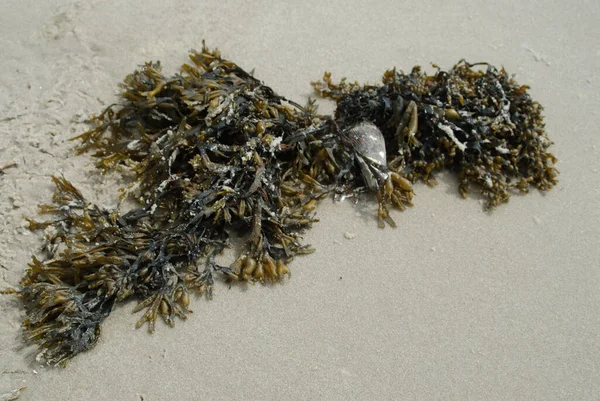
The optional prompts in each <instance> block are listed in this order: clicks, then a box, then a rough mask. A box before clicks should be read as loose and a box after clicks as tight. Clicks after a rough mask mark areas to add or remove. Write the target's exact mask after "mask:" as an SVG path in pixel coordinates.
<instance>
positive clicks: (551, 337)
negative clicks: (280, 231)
mask: <svg viewBox="0 0 600 401" xmlns="http://www.w3.org/2000/svg"><path fill="white" fill-rule="evenodd" d="M599 20H600V2H597V1H587V2H585V1H579V2H574V3H569V2H564V1H509V2H491V3H485V4H484V3H482V2H480V1H459V2H448V1H417V2H397V1H388V2H386V1H378V2H373V3H372V2H367V1H330V2H321V1H312V0H307V1H303V2H275V1H258V2H238V1H227V0H223V1H218V2H214V3H211V4H209V2H204V1H192V0H182V1H169V2H167V1H158V0H146V1H141V0H127V1H121V0H119V1H111V2H106V1H100V0H90V1H73V0H47V1H43V2H40V1H33V0H4V1H3V2H2V5H1V6H0V43H1V48H2V57H0V163H4V162H9V161H14V162H15V165H14V166H12V167H8V168H6V169H4V171H3V172H2V173H0V290H2V289H7V288H10V287H15V286H18V283H19V280H20V277H21V276H22V275H23V272H24V271H25V269H26V268H27V263H28V262H29V261H30V260H31V255H32V254H35V253H36V252H37V250H38V249H39V247H40V244H41V235H42V234H41V233H39V232H31V231H29V230H28V229H27V223H26V222H25V220H24V217H26V216H27V217H32V216H33V217H35V216H36V215H37V205H38V204H40V203H47V202H49V201H50V199H51V195H52V192H53V185H52V182H51V179H50V177H51V175H53V174H64V176H65V177H66V178H67V179H69V180H71V181H72V182H73V183H74V184H75V185H76V186H77V187H78V188H80V189H81V190H82V192H83V193H84V195H86V196H87V198H88V199H90V200H94V201H95V202H98V203H100V204H102V205H105V206H114V205H115V203H116V202H115V200H116V197H117V196H118V193H117V189H118V188H119V187H120V186H123V185H124V184H125V181H124V179H123V178H121V177H120V176H119V175H118V174H116V173H115V174H107V175H105V176H100V175H98V174H97V173H96V172H94V168H93V165H92V163H93V160H92V158H91V157H90V156H89V155H81V156H77V155H75V154H74V153H73V152H72V147H73V146H74V143H73V142H70V141H69V139H70V138H72V137H74V136H75V135H77V134H79V133H81V132H83V131H84V130H85V129H86V125H85V124H84V123H83V121H84V120H85V119H86V118H87V117H88V116H89V115H91V114H93V113H97V112H99V111H101V110H102V109H103V108H104V107H106V106H108V105H109V104H111V103H113V102H115V101H116V99H117V98H116V95H117V93H118V87H117V84H118V83H119V82H120V81H121V80H122V79H123V78H124V77H125V75H126V74H128V73H130V72H132V71H133V70H134V69H135V68H137V66H139V65H140V64H143V63H144V62H145V61H150V60H161V62H162V64H163V69H164V71H165V72H166V73H167V74H171V73H174V72H176V71H177V69H178V67H179V66H180V65H181V64H182V63H184V62H186V57H187V53H188V51H189V50H190V49H193V48H196V49H200V48H201V47H202V40H203V39H204V40H206V43H207V45H208V46H209V47H211V48H212V47H218V48H219V49H220V50H221V52H222V54H223V56H224V57H225V58H228V59H230V60H233V61H234V62H236V63H238V64H239V65H240V66H242V67H243V68H244V69H246V70H248V71H250V70H253V69H254V74H255V76H256V77H257V78H259V79H261V80H263V81H264V82H265V84H267V85H269V86H271V87H272V88H273V89H274V90H275V91H276V92H277V93H279V94H281V95H283V96H286V97H287V98H289V99H294V100H296V101H297V102H299V103H304V102H305V101H306V100H307V99H308V96H310V95H312V92H311V91H312V89H311V86H310V82H311V81H314V80H318V79H320V78H321V77H322V74H323V72H324V71H331V72H332V74H333V78H334V80H336V79H339V78H341V77H343V76H346V77H348V78H349V79H351V80H357V81H359V82H371V83H377V82H379V81H380V78H381V75H382V73H383V72H384V71H385V70H386V69H389V68H392V67H394V66H395V67H397V68H398V69H402V70H404V71H409V70H410V69H411V68H412V67H413V66H414V65H422V66H423V67H424V68H425V69H426V70H427V71H430V72H431V71H433V68H432V67H431V63H436V64H437V65H439V66H440V67H441V68H443V69H448V68H450V67H452V65H454V64H455V63H456V62H458V61H459V60H460V59H462V58H465V59H467V60H469V61H471V62H478V61H487V62H490V63H492V64H494V65H496V66H504V67H505V68H506V69H507V70H508V71H509V72H512V73H515V74H516V80H517V81H518V82H519V83H521V84H527V85H529V86H531V90H530V93H531V95H532V97H533V98H534V99H536V100H537V101H539V102H540V103H541V104H542V105H543V107H544V110H545V112H544V114H545V118H546V129H547V133H548V136H549V137H550V139H552V140H553V141H554V143H555V144H554V145H553V147H552V148H551V151H552V152H553V153H554V154H555V155H556V156H557V158H558V159H559V163H558V165H557V168H558V169H559V170H560V172H561V174H560V176H559V180H560V181H559V184H558V186H556V187H555V188H554V189H552V190H551V191H549V192H548V193H544V194H542V193H540V192H539V191H537V190H533V191H532V192H531V193H530V194H528V195H523V196H521V195H515V196H513V197H512V198H511V201H510V202H509V203H508V204H505V205H502V206H500V207H498V208H497V209H496V210H495V211H493V212H492V213H489V212H486V211H485V210H484V208H483V204H482V199H480V198H478V197H477V196H473V197H471V198H469V199H466V200H463V199H462V198H461V197H460V196H459V194H458V190H457V180H456V178H454V177H453V176H451V175H448V174H442V175H440V176H439V179H438V181H439V185H437V187H435V188H429V187H427V186H425V185H422V184H417V185H416V186H415V192H416V196H415V199H414V201H415V206H414V207H413V208H410V209H409V210H407V211H405V212H403V213H401V212H394V214H393V217H394V219H395V220H396V222H397V224H398V228H396V229H391V228H386V229H383V230H382V229H378V228H377V222H376V217H375V216H376V206H375V205H374V204H372V203H363V202H361V203H359V204H353V203H352V202H349V201H344V202H340V203H334V202H333V201H332V200H326V201H324V202H323V203H322V205H321V206H320V207H319V209H318V211H317V216H318V217H319V219H320V222H319V223H317V224H315V226H314V227H313V229H312V230H310V231H308V232H307V233H306V235H305V237H304V238H305V242H306V243H310V244H313V245H314V246H315V248H316V249H317V251H316V253H314V254H313V255H309V256H303V257H298V258H296V259H295V260H294V261H293V263H292V264H291V266H290V268H291V270H292V277H291V279H289V280H285V282H284V283H282V284H278V285H273V286H261V285H254V286H248V287H247V288H242V287H241V286H232V287H231V288H229V287H228V286H227V285H225V284H219V285H217V287H216V290H215V296H214V299H213V300H211V301H207V300H205V299H200V298H197V299H193V300H192V303H191V309H192V310H193V311H194V313H193V314H192V315H191V316H189V318H188V319H187V321H185V322H183V321H177V322H176V325H175V327H174V328H169V327H167V326H166V325H164V324H162V323H161V324H157V330H156V332H155V333H154V334H153V335H149V334H147V332H146V330H144V329H140V330H137V331H136V330H135V329H134V326H135V322H136V321H137V319H138V318H139V316H138V315H137V314H135V315H134V314H133V313H132V311H133V308H134V307H135V303H134V302H130V303H127V304H124V305H120V307H118V308H117V309H116V310H115V311H114V312H113V313H112V314H111V316H110V317H109V318H108V319H107V320H106V321H105V323H104V325H103V330H102V336H101V338H100V340H99V342H98V344H97V346H96V347H95V348H94V349H92V350H91V351H89V352H86V353H84V354H81V355H79V356H77V357H76V358H74V359H73V360H72V361H71V363H70V364H69V365H68V366H67V368H65V369H62V368H53V367H47V366H44V365H43V364H41V363H40V362H37V361H36V360H35V355H36V348H35V347H34V346H31V345H26V344H24V342H23V341H22V339H21V329H20V324H21V322H22V319H23V316H24V311H23V309H22V308H21V305H20V304H19V302H18V300H16V299H15V298H14V297H12V296H0V316H1V319H0V399H2V395H3V394H10V392H11V391H13V390H17V389H19V388H22V387H26V388H25V389H23V390H22V391H21V397H20V399H22V400H65V401H70V400H116V401H120V400H123V401H125V400H131V401H140V400H144V401H156V400H353V399H356V400H413V399H414V400H546V401H547V400H600V379H599V378H600V313H599V311H600V208H599V206H598V202H599V199H600V135H598V130H599V127H600V41H599V38H600V24H598V21H599ZM319 104H320V105H321V106H320V110H321V111H322V112H324V113H330V112H332V111H333V106H332V104H331V103H329V102H327V101H323V100H319ZM5 398H6V399H8V396H6V397H5Z"/></svg>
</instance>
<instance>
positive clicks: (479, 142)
mask: <svg viewBox="0 0 600 401" xmlns="http://www.w3.org/2000/svg"><path fill="white" fill-rule="evenodd" d="M190 60H191V62H190V64H184V65H183V66H182V67H181V70H180V72H179V73H178V74H175V75H173V76H165V75H164V74H163V72H162V70H161V66H160V63H147V64H145V65H144V66H142V67H141V68H140V69H139V70H137V71H135V72H134V73H132V74H130V75H129V76H127V77H126V78H125V81H124V83H123V84H122V88H123V92H122V95H121V98H120V100H119V103H118V104H115V105H112V106H110V107H108V108H106V109H105V110H104V111H103V112H102V113H100V114H99V115H97V116H95V117H94V118H93V120H92V124H93V126H92V128H91V129H90V130H89V131H88V132H85V133H83V134H82V135H80V136H79V137H77V138H76V139H77V140H78V141H79V145H78V151H79V152H92V154H93V156H94V157H95V158H96V159H97V163H96V165H97V167H98V168H99V169H100V170H103V171H105V170H122V169H126V170H128V171H130V172H132V173H133V174H134V179H133V184H132V185H131V186H130V187H128V188H126V189H124V190H123V197H126V196H127V197H130V198H132V199H133V200H135V202H136V206H135V207H133V208H131V209H130V210H129V211H127V212H124V211H121V209H120V208H117V209H115V210H107V209H104V208H102V207H100V206H98V205H96V204H94V203H92V202H89V201H88V200H86V199H85V198H84V197H83V196H82V194H81V193H80V192H79V191H78V190H77V189H76V188H75V187H74V186H73V185H71V183H69V182H68V181H67V180H66V179H65V178H64V177H54V178H53V180H54V183H55V184H56V193H55V195H54V197H53V204H51V205H44V206H41V207H40V209H41V212H42V213H46V214H50V215H51V216H52V217H51V219H50V220H48V221H44V222H37V221H33V220H30V225H31V228H32V229H44V230H45V233H46V235H45V244H44V247H43V260H40V259H38V258H36V257H34V258H33V261H32V262H31V264H30V267H29V269H28V270H27V272H26V274H25V277H24V278H23V280H22V283H21V284H22V287H21V289H19V291H18V295H19V296H20V297H21V299H22V300H23V302H24V305H25V308H26V311H27V318H26V320H25V322H24V328H25V334H26V337H27V339H28V340H32V341H34V342H36V343H38V344H39V346H40V347H41V354H40V356H41V357H43V358H44V359H45V360H46V361H47V362H48V363H50V364H64V363H66V362H67V361H68V360H69V359H70V358H72V357H73V356H75V355H77V354H78V353H80V352H82V351H85V350H87V349H89V348H91V347H92V346H93V345H94V344H95V343H96V341H97V339H98V336H99V334H100V326H101V324H102V321H103V320H104V319H105V318H106V317H107V316H108V315H109V314H110V312H111V311H112V309H113V308H114V307H115V305H116V304H117V303H119V302H122V301H124V300H126V299H128V298H130V297H135V299H137V300H138V301H139V304H138V306H137V308H136V310H137V311H144V312H143V314H142V315H141V318H140V319H139V321H138V323H137V326H138V327H139V326H142V325H144V324H147V325H148V329H149V331H153V329H154V324H155V321H156V319H157V318H159V317H160V318H162V319H163V320H164V321H165V322H166V323H167V324H169V325H172V324H173V323H174V319H175V318H176V317H178V318H181V319H185V318H186V316H187V314H188V313H189V310H188V306H189V302H190V293H195V294H205V295H206V296H208V297H210V296H212V289H213V284H214V281H215V280H216V279H217V277H221V278H224V279H225V280H226V281H228V282H238V281H250V282H261V283H272V282H277V281H279V280H281V279H282V278H283V277H285V276H286V275H288V274H289V269H288V267H287V266H288V264H289V262H290V261H291V260H292V259H293V258H294V256H296V255H298V254H305V253H310V252H311V251H312V248H310V247H309V246H307V245H303V244H302V243H301V242H300V241H301V237H300V235H301V234H302V232H303V231H304V230H305V229H307V228H309V227H310V226H311V225H312V223H313V222H315V221H317V220H316V219H315V216H314V210H315V208H316V206H317V204H318V202H319V201H320V200H321V199H323V198H324V197H326V196H327V195H328V194H330V193H335V194H338V195H354V194H356V193H358V192H361V191H363V190H364V191H372V192H375V193H376V194H377V198H378V202H379V213H378V218H379V224H380V225H381V226H383V225H384V222H387V223H388V224H390V225H394V222H393V220H392V218H391V216H390V215H389V208H390V207H392V206H395V207H397V208H399V209H404V208H405V207H406V206H411V205H412V197H413V188H412V183H414V182H415V181H418V180H422V181H425V182H427V183H428V184H433V183H434V182H435V181H434V178H433V174H434V173H435V172H436V171H440V170H443V169H447V170H450V171H453V172H455V173H457V174H458V175H459V177H460V187H459V191H460V193H461V194H463V195H464V196H466V195H467V193H468V191H469V188H470V186H471V185H472V184H475V186H476V187H477V188H479V190H480V191H481V193H482V194H483V196H484V197H485V198H486V199H487V205H488V207H495V206H497V205H498V204H500V203H502V202H506V201H507V200H508V199H509V197H510V194H511V193H512V192H514V191H520V192H527V190H528V188H529V187H530V186H535V187H537V188H538V189H540V190H547V189H549V188H551V187H552V186H553V185H555V184H556V175H557V171H556V170H555V168H554V163H555V161H556V160H555V158H554V156H553V155H552V154H550V153H547V148H548V147H549V146H550V144H551V142H550V141H549V140H548V138H547V137H546V136H545V134H544V124H543V121H542V116H541V111H542V107H541V106H540V105H539V104H538V103H537V102H535V101H533V100H532V99H531V97H530V96H529V95H528V94H527V87H526V86H521V85H518V84H517V83H516V82H515V81H514V80H513V78H512V77H510V76H509V75H508V74H507V73H506V72H505V71H504V70H497V69H495V68H494V67H492V66H489V65H486V69H485V70H483V71H481V70H478V69H474V68H473V67H474V66H473V65H470V64H468V63H466V62H464V61H461V62H460V63H458V64H457V65H456V66H454V67H453V68H452V69H451V70H449V71H442V70H438V71H437V72H436V73H435V74H433V75H427V74H425V73H423V72H421V70H420V69H419V68H418V67H416V68H414V69H413V70H412V72H411V73H410V74H403V73H401V72H397V71H396V70H391V71H387V72H386V73H385V74H384V77H383V84H382V85H381V86H361V85H359V84H358V83H348V82H347V81H346V80H342V81H341V82H340V83H339V84H334V83H333V82H332V81H331V78H330V75H329V74H325V77H324V79H323V81H321V82H317V83H313V85H314V87H315V89H316V91H317V92H318V93H319V94H320V95H321V96H324V97H328V98H331V99H334V100H335V101H336V102H337V110H336V115H335V117H329V116H322V115H319V114H317V112H316V108H315V107H314V103H313V102H312V101H309V103H308V104H307V105H306V106H300V105H298V104H297V103H295V102H293V101H290V100H287V99H285V98H284V97H282V96H279V95H277V94H276V93H275V92H274V91H273V90H272V89H271V88H269V87H268V86H265V85H264V84H263V83H262V82H260V81H259V80H257V79H255V78H254V77H253V76H252V75H250V74H248V73H247V72H245V71H244V70H243V69H241V68H240V67H239V66H237V65H236V64H234V63H233V62H231V61H227V60H225V59H223V58H221V55H220V53H219V52H218V51H217V50H214V51H210V50H209V49H207V48H206V47H203V49H202V51H201V52H195V51H193V52H192V53H191V55H190ZM379 138H381V140H380V139H379ZM379 142H381V143H379ZM381 151H383V154H382V155H381V158H379V159H378V158H377V155H378V153H377V152H381ZM230 235H240V236H242V237H243V238H244V245H243V249H241V250H240V252H239V255H238V256H237V258H236V259H235V261H234V262H233V263H232V264H231V265H228V266H222V265H219V264H218V263H217V262H216V259H215V257H216V255H218V254H219V253H220V252H221V251H223V249H224V248H225V247H227V246H229V237H230Z"/></svg>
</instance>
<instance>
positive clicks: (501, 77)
mask: <svg viewBox="0 0 600 401" xmlns="http://www.w3.org/2000/svg"><path fill="white" fill-rule="evenodd" d="M479 65H483V66H485V67H486V69H485V70H475V69H473V67H476V66H479ZM382 81H383V85H381V86H371V85H366V86H361V85H359V84H358V83H349V82H348V81H347V80H346V79H343V80H342V81H341V82H340V83H339V84H335V83H333V82H332V81H331V74H329V73H326V74H325V75H324V77H323V79H322V81H318V82H313V86H314V88H315V90H316V91H317V93H318V94H319V95H321V96H323V97H327V98H331V99H333V100H335V101H336V102H337V109H336V116H335V117H336V121H337V122H338V124H339V125H341V126H344V125H352V124H356V123H357V122H360V121H371V122H373V123H374V124H375V125H377V126H378V127H379V129H380V130H381V132H382V134H383V137H384V138H385V142H386V146H387V154H388V162H389V168H390V169H393V170H399V171H401V172H402V174H403V175H404V176H406V177H407V178H408V179H410V180H411V181H414V180H416V179H420V180H424V181H425V182H427V183H429V184H431V185H434V184H435V182H436V181H435V179H434V176H433V173H434V172H435V171H438V170H442V169H447V170H450V171H453V172H455V173H456V174H458V176H459V179H460V186H459V191H460V193H461V194H462V196H463V197H467V195H468V193H469V189H470V186H471V184H472V183H475V184H477V186H478V188H479V189H480V191H481V194H482V195H483V196H484V197H485V199H486V201H487V202H486V206H487V207H488V208H490V207H495V206H498V205H499V204H500V203H502V202H507V201H508V200H509V198H510V193H511V191H512V190H517V191H520V192H523V193H526V192H528V189H529V187H530V186H534V187H536V188H538V189H540V190H547V189H550V188H551V187H552V186H554V185H555V184H556V183H557V174H558V172H557V170H556V169H555V168H554V164H555V163H556V158H555V157H554V156H553V155H552V154H551V153H548V152H547V149H548V147H549V146H550V145H551V142H550V140H549V139H548V138H547V136H546V135H545V133H544V123H543V119H542V114H541V112H542V107H541V106H540V104H539V103H537V102H535V101H534V100H532V99H531V97H530V96H529V94H528V93H527V89H528V87H527V86H525V85H519V84H517V83H516V82H515V80H514V79H513V77H511V76H510V75H509V74H508V73H507V72H506V71H505V70H504V69H501V70H497V69H496V68H495V67H493V66H491V65H489V64H487V63H477V64H469V63H467V62H466V61H464V60H462V61H460V62H459V63H458V64H456V65H455V66H454V67H453V68H452V69H451V70H450V71H442V70H440V69H439V68H438V70H437V72H436V73H435V74H433V75H427V74H426V73H423V72H422V71H421V68H420V67H415V68H413V70H412V71H411V72H410V73H409V74H404V73H402V72H398V71H396V69H393V70H389V71H386V72H385V74H384V75H383V80H382Z"/></svg>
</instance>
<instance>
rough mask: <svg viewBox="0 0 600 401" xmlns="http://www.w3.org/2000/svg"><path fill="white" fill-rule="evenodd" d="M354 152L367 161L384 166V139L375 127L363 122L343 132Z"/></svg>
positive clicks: (385, 162) (385, 163) (385, 161)
mask: <svg viewBox="0 0 600 401" xmlns="http://www.w3.org/2000/svg"><path fill="white" fill-rule="evenodd" d="M345 134H346V136H347V137H348V139H349V140H350V143H351V144H352V147H353V148H354V150H355V151H356V152H357V153H358V154H359V155H360V156H362V157H363V158H364V159H366V160H367V161H369V162H371V163H373V164H375V165H378V166H386V165H387V160H386V155H385V139H384V138H383V134H382V133H381V131H380V130H379V128H377V126H376V125H375V124H373V123H370V122H368V121H363V122H360V123H358V124H355V125H353V126H352V127H350V128H348V129H347V130H346V132H345Z"/></svg>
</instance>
